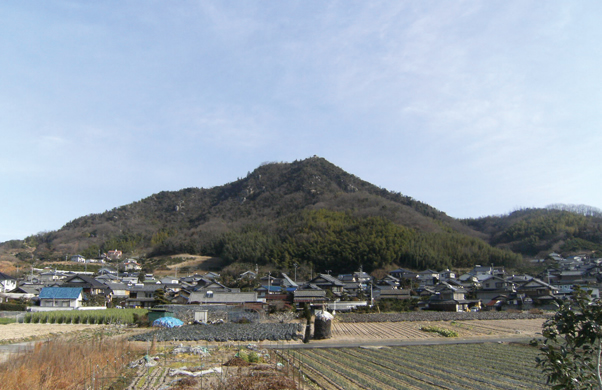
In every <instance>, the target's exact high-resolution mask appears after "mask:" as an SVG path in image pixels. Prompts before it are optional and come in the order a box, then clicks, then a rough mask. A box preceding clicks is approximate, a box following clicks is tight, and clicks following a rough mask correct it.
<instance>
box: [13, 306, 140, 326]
mask: <svg viewBox="0 0 602 390" xmlns="http://www.w3.org/2000/svg"><path fill="white" fill-rule="evenodd" d="M147 312H148V310H146V309H106V310H65V311H47V312H37V313H28V314H26V315H25V317H24V318H23V322H25V323H31V324H38V323H41V324H46V323H49V324H132V323H134V322H135V317H136V316H142V315H144V314H146V313H147Z"/></svg>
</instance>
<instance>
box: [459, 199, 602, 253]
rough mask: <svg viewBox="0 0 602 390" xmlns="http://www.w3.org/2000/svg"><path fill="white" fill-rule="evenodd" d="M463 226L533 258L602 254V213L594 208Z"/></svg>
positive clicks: (525, 213)
mask: <svg viewBox="0 0 602 390" xmlns="http://www.w3.org/2000/svg"><path fill="white" fill-rule="evenodd" d="M463 222H464V223H465V224H466V225H467V226H469V227H471V228H473V229H475V230H478V231H480V232H482V233H485V234H487V240H488V242H489V243H490V244H491V245H494V246H496V247H498V248H506V249H510V250H512V251H514V252H516V253H521V254H523V255H525V256H529V257H541V258H544V257H546V255H547V254H549V253H550V252H553V251H555V252H559V253H565V254H571V253H591V252H597V253H598V255H599V254H600V253H602V212H600V210H598V209H596V208H593V207H588V206H583V205H579V206H572V205H562V204H556V205H550V206H548V207H546V208H526V209H521V210H516V211H514V212H512V213H510V214H508V215H504V216H492V217H485V218H478V219H467V220H464V221H463Z"/></svg>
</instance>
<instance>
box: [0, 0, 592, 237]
mask: <svg viewBox="0 0 602 390" xmlns="http://www.w3.org/2000/svg"><path fill="white" fill-rule="evenodd" d="M600 15H602V3H600V2H598V1H583V2H565V1H545V2H542V1H522V0H521V1H507V0H504V1H419V2H418V1H387V2H378V1H369V2H368V1H349V0H345V1H338V2H337V1H331V2H328V1H297V2H294V1H272V2H267V1H262V2H259V1H247V0H245V1H235V0H234V1H227V2H217V1H185V0H182V1H170V2H167V1H147V0H144V1H142V0H140V1H102V2H88V1H44V2H23V1H3V2H0V135H1V140H2V141H1V142H2V149H1V153H0V183H1V186H2V187H1V189H2V190H1V191H0V241H5V240H8V239H16V238H24V237H25V236H27V235H30V234H35V233H37V232H40V231H45V230H56V229H59V228H60V227H61V226H63V225H64V224H65V223H66V222H68V221H70V220H72V219H74V218H77V217H80V216H83V215H86V214H90V213H99V212H104V211H105V210H110V209H112V208H114V207H118V206H121V205H124V204H128V203H131V202H133V201H137V200H140V199H142V198H145V197H147V196H149V195H151V194H153V193H156V192H159V191H163V190H179V189H181V188H186V187H205V188H208V187H212V186H216V185H221V184H225V183H227V182H231V181H234V180H236V179H237V178H238V177H244V176H245V175H246V173H247V172H248V171H252V170H253V169H254V168H256V167H257V166H258V165H259V164H261V163H262V162H265V161H294V160H296V159H304V158H307V157H310V156H312V155H318V156H321V157H324V158H326V159H327V160H329V161H331V162H332V163H334V164H336V165H338V166H340V167H341V168H343V169H344V170H346V171H348V172H350V173H353V174H355V175H357V176H359V177H361V178H362V179H364V180H367V181H369V182H371V183H373V184H376V185H378V186H381V187H384V188H387V189H389V190H393V191H398V192H401V193H403V194H405V195H409V196H412V197H414V198H415V199H418V200H420V201H423V202H426V203H428V204H430V205H432V206H434V207H436V208H438V209H440V210H442V211H444V212H446V213H448V214H449V215H451V216H453V217H459V218H464V217H478V216H485V215H493V214H501V213H506V212H509V211H511V210H513V209H514V208H516V207H533V206H535V207H543V206H546V205H548V204H550V203H575V204H588V205H591V206H595V207H602V195H601V194H602V170H601V169H600V163H599V162H598V160H599V156H600V151H601V150H602V131H601V130H602V129H601V125H602V109H601V108H602V104H601V103H602V88H601V85H602V44H601V42H602V24H601V23H600Z"/></svg>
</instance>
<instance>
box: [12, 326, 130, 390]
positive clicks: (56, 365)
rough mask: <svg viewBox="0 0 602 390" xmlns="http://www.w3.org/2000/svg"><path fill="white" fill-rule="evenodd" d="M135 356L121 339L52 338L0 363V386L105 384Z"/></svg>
mask: <svg viewBox="0 0 602 390" xmlns="http://www.w3.org/2000/svg"><path fill="white" fill-rule="evenodd" d="M138 354H139V352H136V351H134V350H133V349H132V347H131V346H130V344H129V343H128V342H127V341H125V340H123V339H122V338H113V339H106V338H104V339H103V337H102V336H99V337H94V338H91V339H88V340H82V339H81V338H80V339H76V338H75V337H69V338H66V337H63V338H56V339H53V340H50V341H46V342H37V343H36V344H35V346H34V349H33V351H31V352H22V353H18V354H17V355H16V356H14V357H11V359H10V360H9V361H7V362H5V363H3V364H0V383H1V384H2V389H6V390H11V389H40V388H41V389H71V388H81V387H85V386H86V384H88V385H93V386H98V385H101V386H102V384H105V385H109V384H110V383H108V382H109V381H111V380H116V378H118V377H119V376H120V373H121V371H122V370H123V368H124V367H125V366H126V364H127V363H129V362H130V361H131V360H134V359H135V358H136V357H137V355H138ZM92 378H95V382H94V384H93V383H92ZM108 378H112V379H108ZM99 381H103V383H99Z"/></svg>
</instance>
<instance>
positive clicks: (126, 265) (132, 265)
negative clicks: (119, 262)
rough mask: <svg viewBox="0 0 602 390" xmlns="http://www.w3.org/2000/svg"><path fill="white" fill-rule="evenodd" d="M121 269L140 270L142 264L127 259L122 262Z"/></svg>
mask: <svg viewBox="0 0 602 390" xmlns="http://www.w3.org/2000/svg"><path fill="white" fill-rule="evenodd" d="M123 269H124V270H125V271H140V270H141V269H142V266H141V265H140V263H138V262H137V261H136V260H134V259H127V260H126V261H124V262H123Z"/></svg>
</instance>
